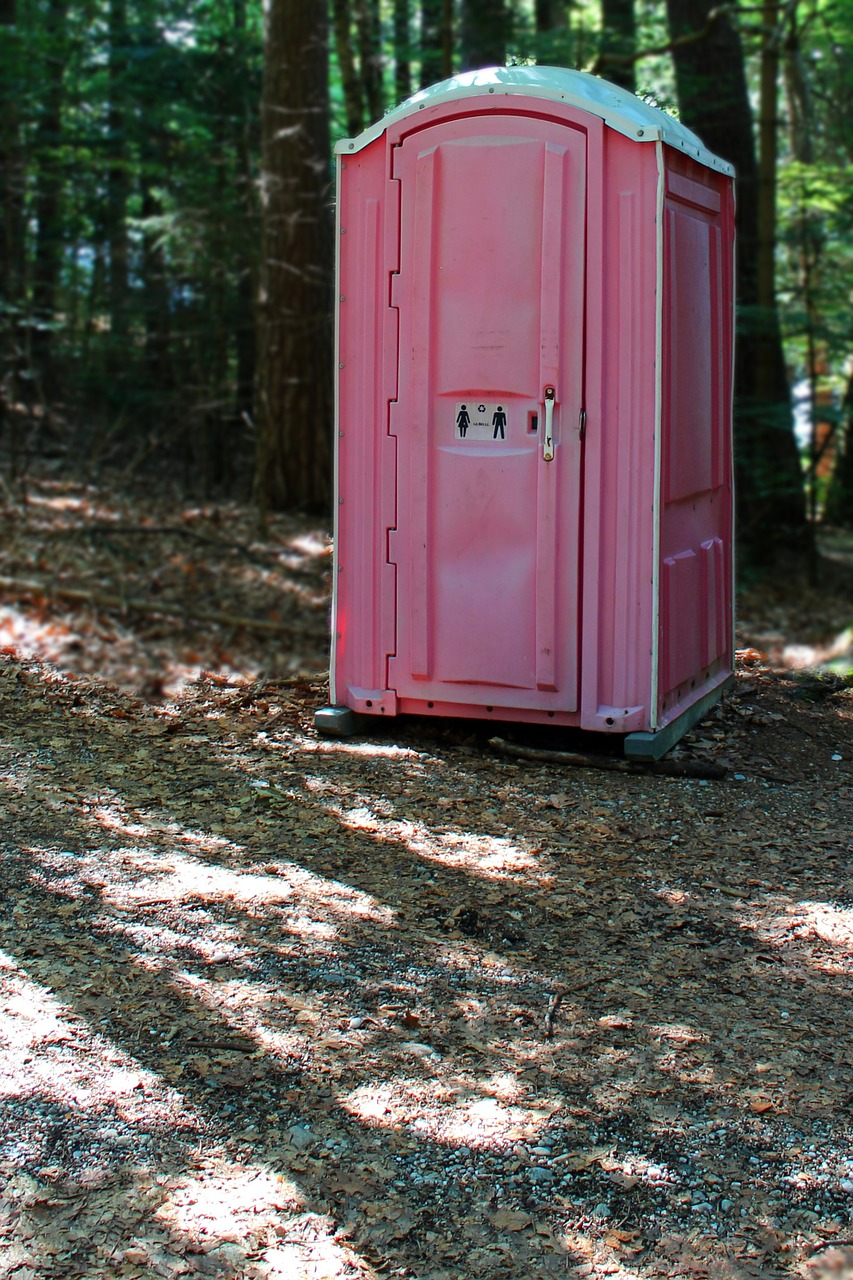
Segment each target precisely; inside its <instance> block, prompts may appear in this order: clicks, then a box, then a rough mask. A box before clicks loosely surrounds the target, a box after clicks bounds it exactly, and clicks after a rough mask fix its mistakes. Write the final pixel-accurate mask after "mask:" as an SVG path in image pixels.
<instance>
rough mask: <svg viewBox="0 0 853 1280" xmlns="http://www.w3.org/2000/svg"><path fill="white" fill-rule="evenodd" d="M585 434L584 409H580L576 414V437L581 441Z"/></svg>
mask: <svg viewBox="0 0 853 1280" xmlns="http://www.w3.org/2000/svg"><path fill="white" fill-rule="evenodd" d="M585 434H586V409H581V411H580V413H579V414H578V437H579V439H581V440H583V438H584V436H585Z"/></svg>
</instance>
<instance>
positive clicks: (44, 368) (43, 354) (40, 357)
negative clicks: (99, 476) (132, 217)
mask: <svg viewBox="0 0 853 1280" xmlns="http://www.w3.org/2000/svg"><path fill="white" fill-rule="evenodd" d="M67 11H68V0H50V3H49V4H48V7H47V10H46V12H45V15H44V31H43V33H42V41H43V48H44V51H45V52H44V62H45V66H44V78H43V86H44V87H43V90H42V94H43V96H42V104H43V105H42V111H41V117H40V119H39V123H38V127H37V129H36V136H35V145H34V148H33V151H34V156H35V160H36V164H37V166H38V177H37V179H36V184H35V198H34V202H33V213H34V221H35V224H36V228H37V231H36V244H35V254H34V260H33V272H32V291H31V304H32V319H31V322H30V326H31V327H30V332H31V335H32V336H31V345H30V355H31V359H32V364H33V368H34V372H35V374H36V377H37V378H38V380H39V384H40V386H41V390H42V393H43V394H46V393H47V392H49V390H50V387H51V383H52V381H53V370H52V356H53V326H54V324H55V321H56V307H57V294H58V290H59V276H60V269H61V266H62V227H61V225H60V208H61V201H62V187H63V176H62V171H61V169H60V162H59V148H60V142H61V140H62V104H63V94H64V72H65V56H64V52H65V50H64V46H65V18H66V14H67Z"/></svg>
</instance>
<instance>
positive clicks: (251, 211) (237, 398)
mask: <svg viewBox="0 0 853 1280" xmlns="http://www.w3.org/2000/svg"><path fill="white" fill-rule="evenodd" d="M234 32H235V36H236V39H237V45H238V48H240V49H243V48H244V47H245V36H246V0H234ZM256 111H257V106H256V103H255V101H254V99H253V98H252V97H251V96H250V93H249V92H248V88H247V86H246V83H245V81H244V87H243V90H242V92H241V95H240V111H239V115H238V117H237V118H236V119H235V122H234V152H235V155H236V160H237V183H238V186H239V189H240V199H239V203H240V205H241V206H242V208H243V210H244V213H245V219H246V233H245V235H244V237H243V240H242V243H243V245H244V252H243V255H242V260H241V261H240V262H239V278H238V281H237V323H236V331H235V334H234V341H235V345H236V357H237V380H236V387H235V392H234V415H233V416H234V423H235V430H236V431H237V433H238V438H240V437H242V436H243V435H244V432H245V431H246V429H247V428H248V427H249V426H250V424H251V419H252V394H253V389H254V382H255V305H254V304H255V296H256V294H257V272H256V258H255V253H254V245H255V243H256V238H257V233H258V207H257V193H256V188H255V182H254V177H253V173H252V144H253V140H254V134H255V125H256V115H255V113H256ZM241 448H242V445H241Z"/></svg>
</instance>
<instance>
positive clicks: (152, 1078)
mask: <svg viewBox="0 0 853 1280" xmlns="http://www.w3.org/2000/svg"><path fill="white" fill-rule="evenodd" d="M0 970H2V972H3V980H4V988H5V991H6V993H7V996H6V1000H5V1002H4V1006H3V1008H2V1009H1V1010H0V1099H2V1098H19V1099H22V1098H34V1099H41V1100H42V1102H44V1103H50V1104H58V1105H59V1106H60V1107H61V1108H63V1110H64V1112H65V1113H67V1115H68V1116H77V1119H76V1120H70V1119H69V1120H67V1121H66V1123H68V1124H69V1125H70V1127H71V1128H73V1127H74V1125H75V1124H77V1125H78V1127H82V1128H83V1130H84V1131H85V1130H87V1129H88V1130H91V1131H92V1132H93V1135H97V1136H99V1137H100V1138H101V1139H105V1140H106V1141H107V1143H108V1144H109V1143H110V1142H112V1143H113V1144H114V1145H116V1146H117V1147H119V1148H121V1147H122V1145H123V1143H122V1139H123V1138H124V1140H125V1144H126V1145H127V1146H129V1144H130V1140H131V1139H130V1134H131V1133H133V1132H135V1129H136V1126H141V1127H142V1128H143V1129H146V1128H148V1127H150V1126H152V1125H153V1126H157V1125H169V1126H171V1127H174V1126H175V1124H176V1118H177V1117H179V1118H180V1127H181V1128H183V1129H187V1128H193V1127H196V1126H197V1124H198V1120H197V1117H195V1116H194V1114H193V1113H192V1111H191V1110H188V1109H187V1106H186V1103H185V1102H184V1100H183V1098H182V1097H181V1096H180V1095H179V1094H178V1093H176V1092H175V1091H174V1090H172V1089H171V1088H169V1087H168V1086H167V1085H165V1084H164V1083H163V1082H162V1081H161V1080H160V1079H159V1077H158V1076H157V1075H156V1074H155V1073H154V1072H152V1071H150V1070H148V1069H146V1068H145V1067H143V1066H142V1065H141V1064H140V1063H139V1062H138V1061H137V1060H136V1059H135V1058H134V1057H133V1056H131V1055H130V1054H128V1053H126V1052H124V1051H123V1050H122V1049H120V1048H118V1047H117V1046H116V1045H114V1044H113V1043H112V1042H111V1041H110V1040H109V1039H108V1038H107V1037H106V1036H104V1035H101V1034H100V1033H98V1032H97V1031H95V1030H93V1029H92V1028H91V1026H89V1025H87V1024H85V1023H83V1022H82V1021H81V1020H80V1018H79V1017H77V1016H76V1015H75V1014H74V1012H73V1011H72V1010H71V1009H70V1008H69V1007H68V1006H67V1005H66V1004H65V1003H64V1002H63V1001H61V1000H60V999H58V998H57V997H56V996H55V995H53V993H52V992H51V991H49V990H48V989H47V988H46V987H44V986H42V985H41V984H39V983H37V982H34V981H32V980H31V979H30V978H29V977H27V976H26V975H25V973H24V972H23V971H22V970H21V969H20V968H19V966H18V965H17V964H16V962H15V961H14V959H13V958H12V957H10V956H9V955H8V954H7V953H5V952H0ZM110 1120H112V1123H114V1124H115V1123H116V1122H120V1126H121V1127H120V1130H119V1131H114V1130H110V1128H109V1121H110ZM104 1124H106V1125H107V1128H106V1130H104ZM128 1125H129V1126H131V1128H130V1129H128V1128H127V1126H128ZM35 1127H36V1128H38V1126H35ZM37 1137H38V1134H36V1135H35V1136H34V1138H33V1141H36V1140H37ZM85 1140H86V1139H85V1136H84V1137H81V1138H80V1140H79V1141H80V1144H81V1146H82V1145H84V1144H85ZM2 1141H3V1145H8V1144H9V1143H11V1144H12V1145H13V1146H17V1147H18V1148H19V1147H20V1146H21V1144H22V1143H24V1142H25V1141H26V1135H24V1134H23V1133H18V1134H15V1133H13V1132H7V1133H6V1135H5V1138H4V1139H3V1140H2ZM0 1149H2V1148H0ZM21 1154H23V1153H22V1152H21ZM47 1154H49V1148H48V1150H46V1151H45V1155H47Z"/></svg>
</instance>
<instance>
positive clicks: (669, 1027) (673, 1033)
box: [648, 1022, 710, 1045]
mask: <svg viewBox="0 0 853 1280" xmlns="http://www.w3.org/2000/svg"><path fill="white" fill-rule="evenodd" d="M648 1034H649V1035H650V1036H651V1037H652V1039H654V1040H657V1041H659V1042H663V1041H666V1042H667V1043H669V1044H676V1045H690V1044H708V1043H710V1036H709V1035H707V1034H706V1033H705V1032H703V1031H697V1030H696V1029H695V1028H694V1027H691V1026H688V1025H687V1024H686V1023H682V1022H659V1023H651V1024H650V1025H649V1027H648Z"/></svg>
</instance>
